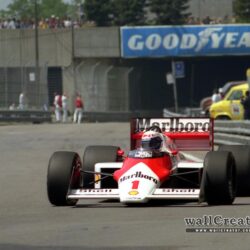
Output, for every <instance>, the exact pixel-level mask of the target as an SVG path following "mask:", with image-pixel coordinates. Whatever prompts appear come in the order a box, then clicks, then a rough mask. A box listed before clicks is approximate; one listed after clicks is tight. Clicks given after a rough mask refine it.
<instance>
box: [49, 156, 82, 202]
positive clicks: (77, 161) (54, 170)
mask: <svg viewBox="0 0 250 250" xmlns="http://www.w3.org/2000/svg"><path fill="white" fill-rule="evenodd" d="M80 176H81V158H80V157H79V155H78V154H77V153H75V152H66V151H58V152H55V153H54V154H53V155H52V156H51V158H50V160H49V166H48V172H47V194H48V199H49V201H50V203H51V204H53V205H55V206H74V205H75V204H76V203H77V201H78V200H68V199H67V193H68V190H69V189H77V188H79V187H80Z"/></svg>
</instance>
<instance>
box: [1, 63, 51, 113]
mask: <svg viewBox="0 0 250 250" xmlns="http://www.w3.org/2000/svg"><path fill="white" fill-rule="evenodd" d="M36 75H38V76H37V77H36ZM21 93H23V94H24V108H25V109H46V107H47V106H48V87H47V66H44V67H40V69H39V71H38V74H36V70H35V67H3V68H0V108H4V109H9V108H12V109H18V108H19V96H20V94H21Z"/></svg>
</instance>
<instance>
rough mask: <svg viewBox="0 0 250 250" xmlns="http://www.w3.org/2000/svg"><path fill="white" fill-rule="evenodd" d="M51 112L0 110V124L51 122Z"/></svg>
mask: <svg viewBox="0 0 250 250" xmlns="http://www.w3.org/2000/svg"><path fill="white" fill-rule="evenodd" d="M51 121H52V118H51V112H49V111H42V110H0V122H32V123H42V122H51Z"/></svg>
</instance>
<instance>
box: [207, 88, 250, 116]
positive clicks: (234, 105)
mask: <svg viewBox="0 0 250 250" xmlns="http://www.w3.org/2000/svg"><path fill="white" fill-rule="evenodd" d="M248 89H249V85H248V83H244V84H240V85H237V86H234V87H232V88H231V89H230V91H229V92H228V93H227V94H226V96H225V97H224V99H223V100H221V101H219V102H216V103H213V104H212V105H211V106H210V108H209V114H210V117H211V118H214V119H223V120H242V119H243V118H244V109H243V106H242V104H241V98H242V96H245V94H246V91H247V90H248Z"/></svg>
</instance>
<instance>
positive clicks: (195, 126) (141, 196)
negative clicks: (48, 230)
mask: <svg viewBox="0 0 250 250" xmlns="http://www.w3.org/2000/svg"><path fill="white" fill-rule="evenodd" d="M185 151H205V152H207V153H206V154H205V157H204V160H202V161H194V160H191V159H189V158H188V157H185V154H183V152H185ZM249 158H250V149H249V147H248V146H242V145H232V146H221V147H220V148H219V150H218V151H214V148H213V120H210V119H209V118H159V119H146V118H145V119H144V118H140V119H139V118H138V119H132V121H131V151H129V152H128V154H127V155H126V156H125V154H124V151H122V150H121V149H120V148H119V147H116V146H88V147H87V148H86V149H85V152H84V156H83V161H81V158H80V157H79V155H78V154H77V153H76V152H64V151H59V152H55V153H54V154H53V155H52V156H51V158H50V161H49V166H48V173H47V193H48V199H49V201H50V203H51V204H53V205H56V206H65V205H75V204H76V203H77V201H78V200H79V199H90V198H96V199H116V200H119V201H120V202H122V203H125V204H131V203H146V202H148V201H150V200H152V199H180V200H182V199H183V200H187V199H189V200H197V201H199V202H205V201H206V202H207V203H208V204H209V205H210V204H213V205H221V204H232V203H233V201H234V199H235V196H236V188H237V195H238V194H239V195H241V194H244V195H248V194H249V193H250V192H249V191H250V184H249V181H248V180H249V177H250V169H249V162H250V159H249ZM236 171H237V174H236Z"/></svg>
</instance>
